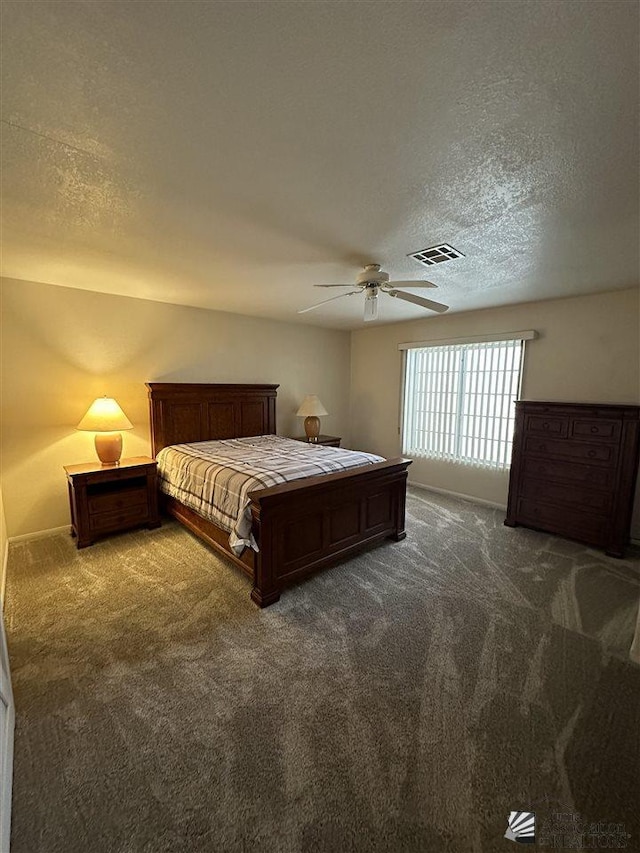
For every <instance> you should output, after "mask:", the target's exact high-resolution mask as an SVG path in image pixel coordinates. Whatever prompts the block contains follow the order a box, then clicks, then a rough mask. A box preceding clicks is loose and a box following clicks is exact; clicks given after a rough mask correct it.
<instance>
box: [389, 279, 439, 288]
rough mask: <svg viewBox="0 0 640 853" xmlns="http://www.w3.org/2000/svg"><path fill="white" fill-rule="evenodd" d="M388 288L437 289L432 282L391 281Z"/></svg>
mask: <svg viewBox="0 0 640 853" xmlns="http://www.w3.org/2000/svg"><path fill="white" fill-rule="evenodd" d="M387 286H388V287H437V286H438V285H437V284H434V283H433V282H432V281H415V280H414V281H390V282H388V284H387Z"/></svg>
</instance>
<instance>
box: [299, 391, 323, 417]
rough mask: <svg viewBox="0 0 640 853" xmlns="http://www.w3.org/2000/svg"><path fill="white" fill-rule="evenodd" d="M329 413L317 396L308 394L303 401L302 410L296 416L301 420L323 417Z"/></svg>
mask: <svg viewBox="0 0 640 853" xmlns="http://www.w3.org/2000/svg"><path fill="white" fill-rule="evenodd" d="M328 414H329V412H328V411H327V410H326V409H325V407H324V406H323V405H322V403H321V402H320V400H319V399H318V396H317V394H307V396H306V397H305V398H304V400H303V401H302V403H301V405H300V408H299V409H298V411H297V412H296V415H297V416H298V417H299V418H308V417H316V418H318V417H321V416H322V415H328Z"/></svg>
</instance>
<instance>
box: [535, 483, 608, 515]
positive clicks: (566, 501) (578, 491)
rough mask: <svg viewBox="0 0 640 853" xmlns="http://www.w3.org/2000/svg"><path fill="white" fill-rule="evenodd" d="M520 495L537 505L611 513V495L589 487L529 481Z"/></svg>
mask: <svg viewBox="0 0 640 853" xmlns="http://www.w3.org/2000/svg"><path fill="white" fill-rule="evenodd" d="M520 494H521V496H522V497H525V498H529V499H530V500H533V501H536V502H537V503H545V504H546V503H554V504H559V505H560V506H561V507H564V506H568V507H576V508H579V507H583V508H584V509H587V510H590V511H591V512H596V513H598V514H600V513H605V514H608V513H609V512H610V511H611V504H612V495H611V493H610V492H601V491H597V490H595V489H592V488H590V487H589V486H578V485H575V486H569V485H566V484H565V483H547V482H544V481H543V480H527V481H525V483H524V484H523V486H522V491H521V493H520Z"/></svg>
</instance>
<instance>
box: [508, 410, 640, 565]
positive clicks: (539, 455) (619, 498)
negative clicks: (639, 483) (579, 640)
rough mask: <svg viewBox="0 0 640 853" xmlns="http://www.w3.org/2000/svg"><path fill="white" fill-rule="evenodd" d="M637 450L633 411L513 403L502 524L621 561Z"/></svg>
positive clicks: (639, 413) (639, 435)
mask: <svg viewBox="0 0 640 853" xmlns="http://www.w3.org/2000/svg"><path fill="white" fill-rule="evenodd" d="M639 447H640V407H639V406H615V405H598V404H591V403H537V402H536V403H533V402H527V401H524V400H523V401H519V402H517V403H516V424H515V433H514V437H513V456H512V460H511V478H510V481H509V506H508V508H507V517H506V519H505V524H507V525H509V526H510V527H515V526H516V525H518V524H522V525H524V526H525V527H534V528H537V529H539V530H546V531H549V532H550V533H559V534H560V535H562V536H567V537H569V538H570V539H577V540H579V541H581V542H586V543H587V544H589V545H595V546H597V547H600V548H604V549H605V551H606V552H607V554H610V555H611V556H614V557H622V556H623V555H624V549H625V548H626V546H627V545H628V543H629V531H630V526H631V513H632V510H633V498H634V493H635V483H636V476H637V473H638V453H639Z"/></svg>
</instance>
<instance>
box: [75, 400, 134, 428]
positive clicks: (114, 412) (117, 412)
mask: <svg viewBox="0 0 640 853" xmlns="http://www.w3.org/2000/svg"><path fill="white" fill-rule="evenodd" d="M76 429H82V430H87V432H119V431H120V430H121V429H133V424H132V423H131V421H130V420H129V418H128V417H127V416H126V415H125V413H124V412H123V411H122V409H121V408H120V406H119V405H118V404H117V403H116V401H115V400H114V399H113V397H98V399H97V400H94V401H93V403H92V404H91V405H90V406H89V408H88V410H87V413H86V414H85V416H84V417H83V418H82V420H81V421H80V423H79V424H78V426H77V427H76Z"/></svg>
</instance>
